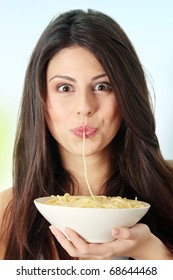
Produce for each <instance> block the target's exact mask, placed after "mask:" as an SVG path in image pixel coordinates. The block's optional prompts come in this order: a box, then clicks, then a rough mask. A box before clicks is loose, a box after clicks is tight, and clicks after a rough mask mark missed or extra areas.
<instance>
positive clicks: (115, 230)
mask: <svg viewBox="0 0 173 280" xmlns="http://www.w3.org/2000/svg"><path fill="white" fill-rule="evenodd" d="M119 233H120V230H119V229H118V228H114V229H113V230H112V235H114V236H117V235H119Z"/></svg>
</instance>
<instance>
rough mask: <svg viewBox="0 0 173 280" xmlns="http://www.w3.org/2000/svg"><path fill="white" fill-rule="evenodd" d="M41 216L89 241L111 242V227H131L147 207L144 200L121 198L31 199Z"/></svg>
mask: <svg viewBox="0 0 173 280" xmlns="http://www.w3.org/2000/svg"><path fill="white" fill-rule="evenodd" d="M34 203H35V206H36V207H37V209H38V211H39V212H40V213H41V214H42V215H43V217H44V218H45V219H46V220H47V221H48V222H49V223H50V224H52V225H53V226H55V227H57V228H58V229H59V230H61V231H62V232H64V229H65V228H66V227H69V228H71V229H73V230H75V231H76V232H77V233H78V234H79V235H80V236H81V237H82V238H83V239H84V240H86V241H87V242H90V243H104V242H110V241H113V239H114V237H113V236H112V234H111V230H112V229H113V228H114V227H118V226H124V227H132V226H133V225H135V224H136V223H137V222H138V221H139V220H140V219H141V218H142V217H143V216H144V215H145V214H146V213H147V211H148V210H149V208H150V205H149V204H148V203H146V202H142V201H138V200H131V199H126V198H121V197H106V196H95V200H94V199H93V198H91V197H90V196H70V195H69V194H65V195H64V196H49V197H41V198H37V199H35V200H34Z"/></svg>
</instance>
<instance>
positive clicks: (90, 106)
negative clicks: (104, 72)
mask: <svg viewBox="0 0 173 280" xmlns="http://www.w3.org/2000/svg"><path fill="white" fill-rule="evenodd" d="M96 106H97V105H96V101H95V100H94V97H92V96H91V94H90V93H88V94H85V95H82V96H80V95H79V96H78V100H77V104H76V112H77V114H78V115H81V116H92V115H93V114H94V112H95V111H96Z"/></svg>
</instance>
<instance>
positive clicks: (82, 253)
mask: <svg viewBox="0 0 173 280" xmlns="http://www.w3.org/2000/svg"><path fill="white" fill-rule="evenodd" d="M65 233H66V234H67V235H68V237H69V238H70V240H71V242H72V243H73V244H74V246H75V248H76V249H77V251H78V256H79V257H84V258H96V259H103V258H104V259H106V258H108V257H109V256H110V254H111V251H112V242H110V243H87V242H86V241H85V240H84V239H83V238H81V237H80V236H79V235H78V234H77V233H76V232H75V231H74V230H72V229H70V228H66V230H65Z"/></svg>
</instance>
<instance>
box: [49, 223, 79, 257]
mask: <svg viewBox="0 0 173 280" xmlns="http://www.w3.org/2000/svg"><path fill="white" fill-rule="evenodd" d="M49 228H50V230H51V232H52V234H53V235H54V236H55V238H56V239H57V240H58V242H59V243H60V244H61V246H62V247H63V248H64V249H65V250H66V251H67V252H68V254H69V255H70V256H72V257H74V256H76V248H75V247H74V245H73V243H72V242H71V241H70V240H69V239H68V238H67V237H66V236H65V235H64V234H63V233H62V232H61V231H60V230H59V229H57V228H56V227H54V226H50V227H49Z"/></svg>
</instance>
